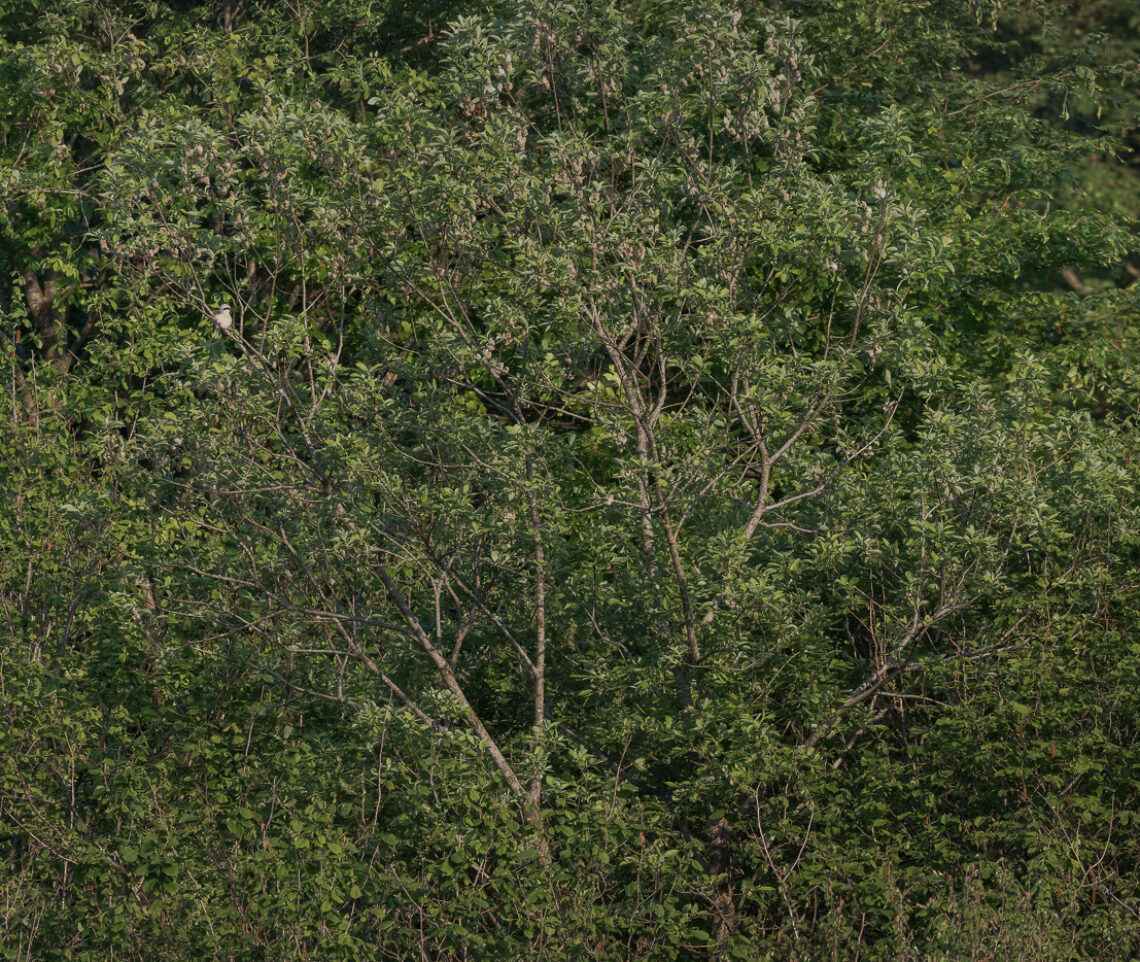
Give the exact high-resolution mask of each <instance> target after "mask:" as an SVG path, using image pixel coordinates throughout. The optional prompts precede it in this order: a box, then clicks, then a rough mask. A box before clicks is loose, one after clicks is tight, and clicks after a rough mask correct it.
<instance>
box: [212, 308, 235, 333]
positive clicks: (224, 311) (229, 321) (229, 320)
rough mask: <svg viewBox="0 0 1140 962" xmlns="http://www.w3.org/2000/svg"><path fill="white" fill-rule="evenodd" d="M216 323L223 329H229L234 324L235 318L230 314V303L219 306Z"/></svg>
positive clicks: (215, 317) (215, 316)
mask: <svg viewBox="0 0 1140 962" xmlns="http://www.w3.org/2000/svg"><path fill="white" fill-rule="evenodd" d="M214 323H215V324H217V325H218V327H219V328H220V329H221V330H223V331H228V330H229V329H230V328H231V327H233V326H234V319H233V316H232V315H231V314H230V306H229V304H223V305H222V306H221V307H219V308H218V313H217V314H215V315H214Z"/></svg>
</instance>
